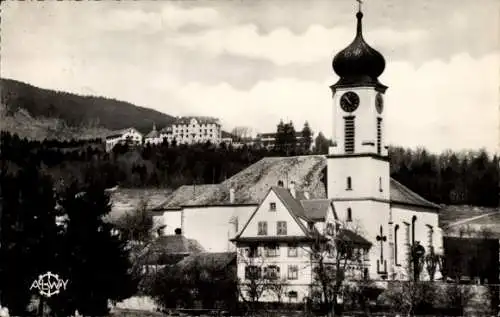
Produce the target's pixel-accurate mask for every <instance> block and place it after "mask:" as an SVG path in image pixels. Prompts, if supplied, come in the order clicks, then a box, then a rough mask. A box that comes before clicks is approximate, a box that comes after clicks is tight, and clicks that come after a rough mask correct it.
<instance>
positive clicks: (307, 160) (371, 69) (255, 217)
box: [153, 12, 443, 301]
mask: <svg viewBox="0 0 500 317" xmlns="http://www.w3.org/2000/svg"><path fill="white" fill-rule="evenodd" d="M362 18H363V13H362V12H358V13H357V14H356V20H357V22H356V23H357V27H356V35H355V38H354V40H353V41H352V43H351V44H350V45H348V46H347V47H346V48H345V49H344V50H342V51H341V52H339V53H338V54H337V55H336V56H335V57H334V58H333V62H332V66H333V70H334V71H335V73H336V74H337V75H338V77H339V79H338V81H337V82H336V83H335V84H333V85H332V86H330V89H331V92H332V93H333V94H332V95H333V103H332V104H333V113H334V115H333V120H332V130H333V132H334V133H333V144H332V146H331V147H330V148H329V153H328V155H326V156H323V155H311V156H296V157H272V158H264V159H262V160H260V161H259V162H257V163H255V164H253V165H251V166H250V167H248V168H246V169H245V170H243V171H241V172H239V173H238V174H236V175H234V176H233V177H231V178H229V179H227V180H226V181H224V182H222V183H220V184H210V185H201V186H200V185H193V186H182V187H181V188H179V189H178V190H177V191H175V192H174V193H173V194H172V195H171V196H170V197H168V198H167V199H166V201H165V202H164V203H163V204H161V205H160V206H158V207H156V208H154V211H153V212H154V213H155V221H157V222H161V223H160V224H161V225H163V226H165V229H166V232H167V233H169V232H171V231H172V230H175V229H176V228H181V229H182V231H183V233H184V234H185V235H186V237H188V238H191V239H196V240H197V241H200V243H201V244H202V245H203V247H204V248H205V249H206V250H207V251H209V252H227V251H236V253H237V256H238V276H239V278H240V279H241V281H242V283H243V284H242V285H245V283H246V282H245V281H248V280H249V275H248V274H249V272H250V271H251V272H254V273H255V268H254V267H252V268H249V264H248V260H252V259H255V258H259V259H262V261H264V262H265V263H266V265H265V266H264V267H261V268H262V274H267V275H269V274H270V276H272V277H273V278H274V277H276V278H284V279H285V280H287V281H288V283H289V284H288V286H290V287H294V288H295V290H294V293H293V294H294V297H293V298H291V299H290V300H296V301H301V300H302V299H303V298H304V297H305V296H308V292H309V290H310V288H309V287H310V286H311V284H312V282H313V280H312V278H313V277H312V275H313V274H312V271H311V269H310V267H311V266H314V265H315V264H316V263H317V261H316V262H315V260H314V258H312V257H311V252H309V253H307V250H308V247H310V245H311V243H317V242H318V241H319V242H321V243H326V244H329V245H334V246H335V244H336V243H348V244H350V245H352V246H353V247H354V249H355V251H356V253H357V254H362V261H360V262H359V263H357V264H356V263H350V264H349V267H350V268H351V269H353V274H350V275H349V276H350V277H353V278H362V277H366V276H369V277H370V278H371V279H373V280H401V279H404V280H407V279H415V278H418V279H430V278H431V277H430V276H429V275H428V274H427V269H426V268H425V265H424V268H423V269H422V270H420V271H421V274H420V275H418V274H413V273H412V271H415V269H416V268H420V266H417V264H418V263H417V261H414V260H413V259H414V258H415V257H417V258H419V259H421V258H422V257H423V256H426V255H428V254H436V253H442V252H443V238H442V231H441V229H440V227H439V211H440V209H441V206H439V205H436V204H434V203H432V202H430V201H428V200H427V199H425V198H424V197H422V196H420V195H418V194H417V193H415V192H413V191H411V190H410V189H408V188H407V187H405V186H404V185H403V184H401V183H399V182H398V181H396V180H394V179H392V178H391V177H390V166H389V159H388V146H387V145H386V139H385V119H386V111H385V109H384V95H385V92H386V90H387V89H388V87H387V86H385V85H383V84H382V83H380V81H379V80H378V77H379V76H380V75H381V74H382V72H383V71H384V68H385V60H384V57H383V56H382V55H381V54H380V53H379V52H377V51H376V50H375V49H374V48H372V47H370V46H369V45H368V44H367V43H366V42H365V40H364V38H363V34H362ZM269 137H270V136H269ZM299 247H300V248H299ZM299 249H300V250H302V251H304V250H306V251H305V252H306V253H303V252H302V251H299ZM334 249H335V248H334ZM309 250H311V249H310V248H309ZM411 255H415V257H412V256H411ZM311 261H312V262H311ZM409 264H410V265H409ZM305 267H309V269H301V268H305ZM408 267H410V268H411V269H410V270H408ZM259 272H260V271H259ZM355 273H358V274H355ZM252 274H253V273H252ZM267 275H266V276H267ZM434 278H435V279H439V278H441V276H440V274H439V272H437V273H436V274H435V275H434ZM267 300H273V299H272V298H268V299H267Z"/></svg>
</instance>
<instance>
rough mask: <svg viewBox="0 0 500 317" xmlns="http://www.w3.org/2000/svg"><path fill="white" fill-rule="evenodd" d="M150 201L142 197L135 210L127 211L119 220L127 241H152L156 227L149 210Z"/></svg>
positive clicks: (143, 242)
mask: <svg viewBox="0 0 500 317" xmlns="http://www.w3.org/2000/svg"><path fill="white" fill-rule="evenodd" d="M148 205H149V202H148V200H147V199H146V198H144V197H143V198H141V199H140V201H139V203H138V205H137V208H136V209H135V211H133V212H131V213H126V214H124V215H123V216H121V217H120V218H119V219H118V220H117V227H118V228H119V229H120V231H121V233H122V235H123V237H124V238H125V239H126V240H127V241H133V242H138V243H140V244H145V243H148V242H150V241H151V238H152V236H153V234H154V233H155V229H160V228H156V227H155V226H154V224H153V217H152V216H151V215H150V214H149V212H148Z"/></svg>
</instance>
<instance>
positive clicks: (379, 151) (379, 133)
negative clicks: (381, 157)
mask: <svg viewBox="0 0 500 317" xmlns="http://www.w3.org/2000/svg"><path fill="white" fill-rule="evenodd" d="M377 154H382V118H377Z"/></svg>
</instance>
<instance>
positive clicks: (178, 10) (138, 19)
mask: <svg viewBox="0 0 500 317" xmlns="http://www.w3.org/2000/svg"><path fill="white" fill-rule="evenodd" d="M219 22H221V17H220V15H219V13H218V12H217V11H216V10H215V9H213V8H205V7H193V8H183V7H181V6H178V5H174V4H172V3H165V4H164V5H163V6H162V7H161V9H160V10H155V11H151V12H149V11H146V10H144V9H142V8H134V9H130V8H128V7H126V6H125V5H123V6H118V7H117V8H114V9H111V10H110V11H109V12H107V13H106V14H105V16H104V17H102V16H100V17H97V18H96V19H94V21H93V24H94V26H95V27H97V28H99V29H101V30H104V31H130V30H139V31H142V32H146V33H154V32H159V31H166V30H174V31H175V30H178V29H180V28H182V27H184V26H187V25H196V26H201V27H206V26H212V25H218V23H219Z"/></svg>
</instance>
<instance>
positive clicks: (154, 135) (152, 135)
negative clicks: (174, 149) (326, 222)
mask: <svg viewBox="0 0 500 317" xmlns="http://www.w3.org/2000/svg"><path fill="white" fill-rule="evenodd" d="M159 136H160V133H159V132H158V130H156V129H154V130H151V131H150V132H149V133H148V134H146V136H145V138H148V139H153V138H157V137H159Z"/></svg>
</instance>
